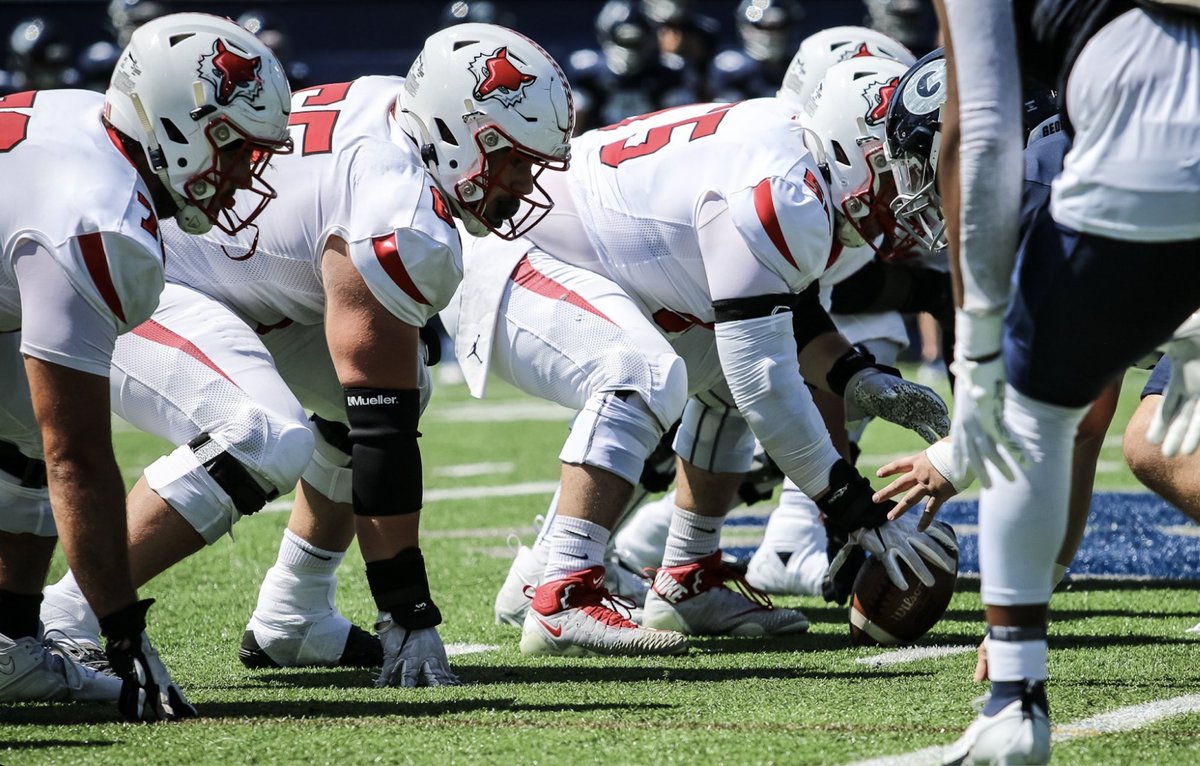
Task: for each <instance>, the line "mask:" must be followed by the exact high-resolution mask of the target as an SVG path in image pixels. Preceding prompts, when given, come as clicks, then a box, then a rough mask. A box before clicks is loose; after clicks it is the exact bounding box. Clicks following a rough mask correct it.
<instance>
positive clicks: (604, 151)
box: [600, 104, 733, 168]
mask: <svg viewBox="0 0 1200 766" xmlns="http://www.w3.org/2000/svg"><path fill="white" fill-rule="evenodd" d="M732 106H733V104H721V105H719V106H717V107H714V108H713V109H710V110H708V111H707V112H705V113H704V114H701V115H697V116H695V117H689V118H688V119H686V120H680V121H678V122H671V123H668V124H666V125H656V126H654V127H653V128H650V130H648V131H646V137H645V139H643V140H642V142H641V143H640V144H630V143H629V139H628V138H626V139H623V140H621V141H613V142H612V143H611V144H605V145H604V146H602V147H601V148H600V162H601V163H603V164H605V165H608V166H609V167H610V168H615V167H617V166H618V165H620V164H621V163H622V162H627V161H628V160H634V159H637V158H638V157H645V156H646V155H648V154H654V153H655V152H657V151H658V150H659V149H662V148H663V147H664V146H666V145H667V144H669V143H670V142H671V139H672V138H673V137H674V136H675V135H676V133H675V129H676V128H684V127H687V126H689V125H690V126H691V128H692V129H691V131H690V132H689V133H688V134H687V135H688V138H687V140H688V141H695V140H696V139H698V138H704V137H705V136H711V135H712V134H713V133H716V132H717V128H718V127H719V126H720V125H721V120H723V119H725V115H726V114H727V113H728V111H729V108H730V107H732ZM664 111H668V110H665V109H664V110H662V111H659V112H654V113H653V114H647V115H643V116H641V117H632V118H630V119H627V120H622V121H621V122H620V123H618V124H617V125H614V126H612V127H611V128H604V130H611V129H612V128H616V127H620V126H622V125H628V124H629V123H631V122H636V121H637V120H643V119H646V118H648V117H653V116H655V115H659V114H662V112H664Z"/></svg>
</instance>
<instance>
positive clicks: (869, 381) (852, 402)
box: [845, 367, 950, 444]
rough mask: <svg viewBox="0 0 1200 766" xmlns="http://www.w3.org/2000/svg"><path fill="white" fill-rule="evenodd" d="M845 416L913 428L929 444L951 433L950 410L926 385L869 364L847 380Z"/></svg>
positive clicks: (849, 419)
mask: <svg viewBox="0 0 1200 766" xmlns="http://www.w3.org/2000/svg"><path fill="white" fill-rule="evenodd" d="M845 401H846V420H847V421H855V420H862V419H863V418H864V417H867V416H868V415H873V416H875V417H879V418H883V419H884V420H886V421H888V422H889V423H895V424H896V425H898V426H903V427H904V428H907V429H909V430H910V431H914V432H915V433H916V434H917V435H918V436H920V437H921V438H922V439H924V440H925V441H926V442H928V443H929V444H933V443H934V442H936V441H937V440H938V439H940V438H942V437H943V436H945V435H946V434H948V433H950V413H949V412H948V411H947V410H946V403H945V402H943V401H942V397H940V396H938V395H937V393H936V392H935V391H934V390H933V389H932V388H929V387H927V386H922V385H920V384H919V383H912V382H910V381H907V380H905V379H904V378H901V377H898V376H896V375H889V374H888V373H886V372H883V371H882V370H878V369H875V368H873V367H868V368H866V369H864V370H859V371H858V372H856V373H854V375H852V376H850V380H849V381H847V382H846V393H845Z"/></svg>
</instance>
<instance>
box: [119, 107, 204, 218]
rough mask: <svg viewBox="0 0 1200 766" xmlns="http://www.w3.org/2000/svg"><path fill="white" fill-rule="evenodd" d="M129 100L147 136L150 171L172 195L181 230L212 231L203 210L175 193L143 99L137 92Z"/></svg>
mask: <svg viewBox="0 0 1200 766" xmlns="http://www.w3.org/2000/svg"><path fill="white" fill-rule="evenodd" d="M129 100H130V101H132V102H133V110H134V111H135V112H137V116H138V121H139V122H141V123H142V131H143V132H144V133H145V134H146V143H147V144H148V146H147V147H146V157H147V159H149V161H150V169H151V170H153V171H154V174H155V175H156V176H158V180H159V181H160V182H161V183H162V185H163V187H164V188H165V189H166V190H167V193H168V194H170V195H171V201H172V202H174V203H175V222H176V223H178V224H179V228H181V229H183V230H184V231H185V232H187V233H188V234H206V233H208V231H209V230H210V229H212V221H210V220H209V218H208V216H207V215H206V214H205V213H204V211H203V210H201V209H200V208H198V207H196V206H195V205H193V204H192V203H190V202H189V201H188V200H187V199H186V198H185V197H184V196H183V195H182V194H180V193H179V192H177V191H175V187H174V186H172V185H171V177H170V176H169V175H167V158H166V156H165V155H164V154H163V150H162V146H161V145H160V144H159V143H158V137H157V136H156V135H155V133H154V126H153V124H152V123H151V122H150V118H149V116H147V114H146V108H145V107H143V106H142V99H141V97H140V96H138V94H137V93H136V92H133V91H131V92H130V93H129Z"/></svg>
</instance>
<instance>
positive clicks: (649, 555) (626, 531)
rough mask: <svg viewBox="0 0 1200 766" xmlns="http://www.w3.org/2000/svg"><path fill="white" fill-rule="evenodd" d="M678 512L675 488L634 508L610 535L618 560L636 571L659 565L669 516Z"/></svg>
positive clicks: (668, 526) (669, 523)
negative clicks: (611, 535) (614, 532)
mask: <svg viewBox="0 0 1200 766" xmlns="http://www.w3.org/2000/svg"><path fill="white" fill-rule="evenodd" d="M678 512H679V508H678V506H676V505H675V490H671V491H670V492H668V493H667V494H665V495H663V496H662V497H661V498H659V499H658V500H654V501H652V502H649V503H646V504H645V505H643V506H641V507H640V508H638V509H636V510H634V511H633V513H631V514H630V515H629V518H628V520H626V522H625V523H624V524H622V525H621V526H620V527H618V528H617V532H616V534H614V535H613V548H615V549H616V552H617V556H619V557H620V559H621V563H623V564H624V565H625V566H626V567H628V568H629V569H631V570H633V571H635V572H640V571H642V570H643V569H645V568H647V567H651V568H653V567H658V566H660V565H661V564H662V561H663V549H664V548H665V547H666V545H667V535H668V534H669V532H670V529H671V518H672V517H673V516H674V515H675V514H676V513H678Z"/></svg>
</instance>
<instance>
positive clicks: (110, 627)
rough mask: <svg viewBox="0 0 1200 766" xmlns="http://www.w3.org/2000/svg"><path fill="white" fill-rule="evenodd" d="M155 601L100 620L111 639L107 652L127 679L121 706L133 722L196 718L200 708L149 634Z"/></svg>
mask: <svg viewBox="0 0 1200 766" xmlns="http://www.w3.org/2000/svg"><path fill="white" fill-rule="evenodd" d="M153 603H154V599H152V598H148V599H144V600H142V601H138V602H136V603H133V604H130V605H129V606H127V607H125V608H124V609H121V610H119V611H117V612H114V613H113V614H110V615H108V616H107V617H104V618H102V619H101V620H100V630H101V632H102V633H104V637H105V638H107V639H108V645H107V646H106V647H105V654H107V655H108V661H109V663H110V664H111V665H112V669H113V672H115V673H116V674H117V675H118V676H119V677H120V678H121V680H122V682H123V683H122V685H121V697H120V699H119V700H118V702H117V707H118V708H119V709H120V711H121V714H122V715H124V716H125V717H126V718H128V719H129V720H130V721H147V722H153V721H175V720H178V719H180V718H195V717H196V715H197V713H196V708H194V707H192V705H191V703H189V702H188V701H187V698H186V697H184V696H183V692H182V691H180V689H179V687H178V686H176V685H175V682H174V681H172V680H171V674H170V673H168V672H167V668H166V666H164V665H163V663H162V660H161V659H159V657H158V652H157V651H155V649H154V647H153V646H152V645H151V644H150V639H149V638H147V637H146V612H147V610H149V609H150V605H151V604H153Z"/></svg>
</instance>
